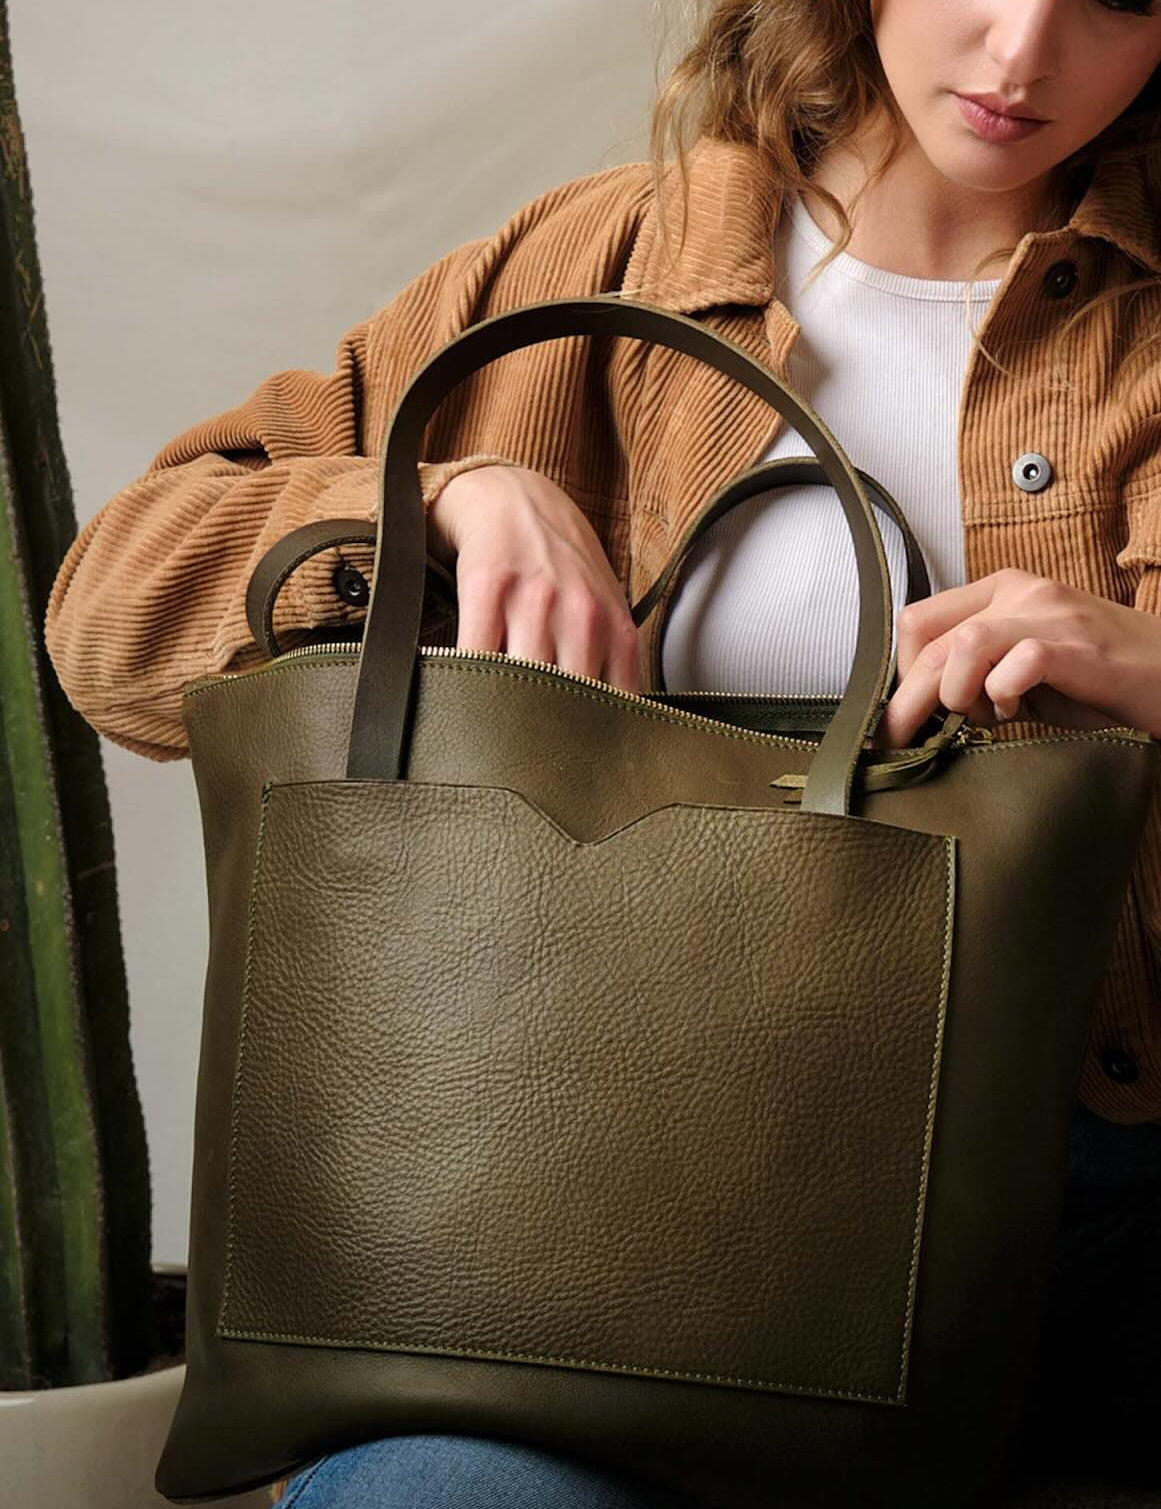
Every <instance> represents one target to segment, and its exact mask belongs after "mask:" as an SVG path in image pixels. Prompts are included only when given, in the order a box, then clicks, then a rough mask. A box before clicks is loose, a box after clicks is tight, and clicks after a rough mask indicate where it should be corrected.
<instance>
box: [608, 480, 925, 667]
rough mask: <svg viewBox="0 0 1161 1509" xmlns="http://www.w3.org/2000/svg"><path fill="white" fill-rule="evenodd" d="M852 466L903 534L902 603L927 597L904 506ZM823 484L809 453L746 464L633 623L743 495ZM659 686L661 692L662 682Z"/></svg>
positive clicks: (640, 603)
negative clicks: (746, 468)
mask: <svg viewBox="0 0 1161 1509" xmlns="http://www.w3.org/2000/svg"><path fill="white" fill-rule="evenodd" d="M854 470H855V475H856V476H857V477H858V478H859V480H860V481H861V482H862V484H863V486H864V487H865V488H866V490H867V493H868V495H869V496H870V498H871V501H872V502H873V503H874V504H875V505H876V506H877V507H878V508H879V509H881V510H882V512H883V513H885V514H888V515H889V516H890V517H891V518H892V519H893V520H894V521H895V523H896V524H897V525H898V527H899V531H900V533H901V534H902V536H903V549H904V551H905V553H906V557H907V594H906V598H905V601H906V602H908V603H914V602H918V601H919V600H920V599H921V598H924V597H930V596H931V579H930V577H929V576H928V574H927V562H926V561H925V560H924V557H923V551H922V549H921V547H920V544H919V541H918V540H917V539H916V538H915V535H914V533H913V532H912V529H911V526H910V524H908V522H907V519H906V517H905V516H904V513H903V510H902V509H901V508H900V507H899V505H898V503H896V501H895V499H894V498H893V497H892V496H891V494H890V493H889V492H888V491H887V489H886V488H885V487H883V486H882V485H881V484H880V483H878V482H876V481H875V479H874V477H872V476H871V474H870V472H865V471H863V470H862V468H861V467H857V466H856V467H855V469H854ZM826 483H827V476H826V473H825V472H824V471H823V469H822V467H821V466H820V465H819V463H818V462H817V461H816V460H815V459H814V457H813V456H780V457H779V458H778V460H777V461H766V462H764V463H762V465H760V466H755V467H751V469H750V470H749V471H746V472H743V473H742V474H741V476H739V477H735V478H734V480H733V481H732V482H730V483H729V484H728V485H727V486H726V487H724V488H723V489H722V490H721V492H720V493H719V494H718V495H717V497H716V498H715V499H714V500H713V502H712V503H711V504H710V506H709V507H708V508H707V509H706V511H705V512H704V513H703V514H702V515H701V517H700V518H698V519H695V520H694V522H693V523H692V524H691V525H690V527H689V529H688V530H687V531H686V533H685V535H684V537H683V538H682V539H681V540H679V541H678V543H677V548H676V549H675V550H674V552H673V554H672V555H671V556H670V557H669V560H668V562H667V563H666V564H665V566H664V567H663V568H662V571H661V574H660V575H659V576H658V578H657V580H656V581H655V582H654V583H653V585H652V586H651V587H650V588H649V590H648V591H647V592H644V593H642V595H641V597H640V598H639V599H638V600H637V602H636V603H635V604H634V606H633V609H632V615H633V622H634V623H635V624H637V625H638V627H640V625H641V624H643V623H644V622H645V620H646V619H647V618H648V617H649V615H650V613H652V612H653V609H654V608H655V607H656V606H657V604H658V602H659V601H660V599H661V597H662V595H663V594H664V592H665V589H666V587H667V586H668V585H669V583H670V581H671V580H672V578H673V577H674V576H675V575H676V574H677V572H678V571H679V570H680V569H681V567H682V564H683V563H684V561H685V559H686V557H687V556H688V555H689V553H690V551H691V550H692V549H693V547H694V546H695V545H696V544H697V542H698V540H700V539H701V537H702V535H703V534H705V532H706V530H707V529H709V528H710V526H711V525H712V524H716V523H717V521H718V520H719V519H720V518H722V517H723V516H724V515H725V514H727V513H729V512H730V510H731V509H732V508H737V506H738V504H739V503H744V502H745V501H746V500H747V499H748V498H754V497H757V496H758V494H759V493H764V492H769V491H771V489H773V488H778V487H794V486H799V487H802V486H807V485H812V484H814V485H820V486H825V485H826ZM657 632H658V633H660V632H661V629H660V628H658V630H657ZM894 674H895V659H894V656H892V657H891V670H890V672H889V674H888V677H887V680H888V684H890V683H891V681H892V680H893V679H894ZM660 690H661V691H662V692H664V690H665V686H664V682H663V683H662V685H661V687H660Z"/></svg>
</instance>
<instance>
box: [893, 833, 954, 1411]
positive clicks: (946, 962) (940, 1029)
mask: <svg viewBox="0 0 1161 1509" xmlns="http://www.w3.org/2000/svg"><path fill="white" fill-rule="evenodd" d="M943 842H944V859H945V866H946V868H945V872H944V896H945V901H944V924H943V972H942V978H941V980H940V984H939V1010H938V1011H937V1013H936V1017H935V1042H934V1043H933V1044H932V1050H931V1083H930V1087H929V1090H928V1095H927V1124H926V1127H925V1128H924V1133H923V1162H922V1165H921V1167H920V1170H919V1191H918V1194H917V1196H916V1202H915V1238H914V1241H913V1243H912V1247H911V1272H910V1275H909V1277H908V1281H907V1308H906V1311H905V1314H904V1319H903V1352H902V1356H901V1358H900V1362H899V1392H898V1395H897V1400H898V1402H899V1403H900V1404H902V1403H904V1402H905V1400H906V1398H907V1376H908V1372H909V1370H910V1363H911V1335H912V1330H913V1328H914V1321H915V1289H916V1284H917V1282H918V1277H919V1252H920V1248H921V1246H922V1241H923V1215H924V1212H925V1210H926V1209H927V1185H928V1179H929V1177H930V1174H931V1144H932V1142H933V1140H934V1137H935V1105H936V1097H937V1094H938V1090H939V1070H940V1065H941V1064H942V1062H943V1034H944V1028H945V1026H946V1024H947V1002H948V996H949V994H950V992H951V950H952V941H953V938H954V933H955V889H956V887H955V880H956V841H955V839H954V838H945V839H944V841H943Z"/></svg>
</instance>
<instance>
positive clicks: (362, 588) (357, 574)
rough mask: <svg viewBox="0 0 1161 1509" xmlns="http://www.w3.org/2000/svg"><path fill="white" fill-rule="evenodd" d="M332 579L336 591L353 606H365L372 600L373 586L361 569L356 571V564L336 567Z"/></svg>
mask: <svg viewBox="0 0 1161 1509" xmlns="http://www.w3.org/2000/svg"><path fill="white" fill-rule="evenodd" d="M332 580H333V581H334V584H335V591H336V592H337V593H338V594H339V596H340V597H341V598H342V600H343V601H344V602H345V603H350V605H351V607H352V608H365V607H366V606H367V604H368V603H369V602H370V601H371V588H370V586H369V585H368V583H367V578H366V577H365V576H364V575H363V573H362V572H361V571H356V570H355V568H354V566H338V567H336V568H335V574H334V577H333V578H332Z"/></svg>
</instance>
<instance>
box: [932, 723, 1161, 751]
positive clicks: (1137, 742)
mask: <svg viewBox="0 0 1161 1509" xmlns="http://www.w3.org/2000/svg"><path fill="white" fill-rule="evenodd" d="M1142 731H1143V730H1142ZM1146 743H1157V741H1156V740H1155V739H1149V740H1145V739H1130V738H1126V736H1125V735H1124V734H1117V733H1113V732H1112V731H1111V730H1110V731H1109V732H1108V733H1101V731H1100V730H1099V729H1098V730H1096V731H1095V732H1093V733H1080V732H1077V733H1074V734H1072V733H1070V734H1065V735H1064V736H1063V737H1061V738H1056V739H1001V740H999V742H998V743H995V744H965V745H963V746H962V747H961V748H960V749H957V750H956V753H957V754H999V752H1000V750H1001V749H1034V748H1035V747H1036V746H1037V745H1041V744H1128V745H1129V746H1130V747H1131V748H1133V749H1140V748H1141V746H1142V745H1143V744H1146Z"/></svg>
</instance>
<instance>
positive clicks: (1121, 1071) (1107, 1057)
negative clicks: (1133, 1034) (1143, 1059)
mask: <svg viewBox="0 0 1161 1509" xmlns="http://www.w3.org/2000/svg"><path fill="white" fill-rule="evenodd" d="M1101 1068H1102V1069H1103V1070H1104V1071H1105V1073H1106V1074H1107V1075H1108V1077H1109V1078H1110V1079H1111V1080H1112V1081H1113V1082H1114V1083H1115V1084H1118V1085H1131V1084H1133V1083H1134V1082H1135V1081H1136V1080H1138V1079H1140V1077H1141V1067H1140V1065H1139V1064H1138V1063H1137V1060H1136V1059H1135V1058H1134V1057H1133V1055H1132V1054H1131V1053H1130V1052H1129V1051H1128V1049H1126V1048H1106V1049H1105V1051H1104V1052H1103V1053H1102V1054H1101Z"/></svg>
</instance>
